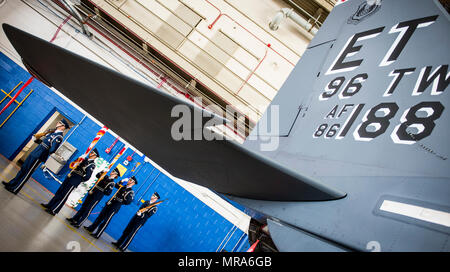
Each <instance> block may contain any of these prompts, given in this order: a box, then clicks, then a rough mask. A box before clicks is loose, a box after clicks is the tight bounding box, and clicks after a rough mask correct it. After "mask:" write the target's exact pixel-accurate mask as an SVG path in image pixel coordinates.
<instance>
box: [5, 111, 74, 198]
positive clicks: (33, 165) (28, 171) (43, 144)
mask: <svg viewBox="0 0 450 272" xmlns="http://www.w3.org/2000/svg"><path fill="white" fill-rule="evenodd" d="M68 128H69V123H68V122H67V121H66V120H65V119H61V121H59V122H58V123H57V124H56V128H55V130H54V132H52V133H50V132H49V133H47V134H46V135H45V136H44V138H43V139H42V141H40V143H39V145H38V146H37V147H36V148H35V149H34V150H33V151H32V152H31V153H30V155H28V157H27V159H26V160H25V162H24V163H23V165H22V167H21V168H20V170H19V172H18V173H17V175H16V176H15V177H14V178H13V179H12V180H10V181H9V182H5V181H2V183H3V185H4V186H5V189H6V190H8V191H9V192H11V193H13V194H17V193H18V192H19V191H20V190H21V189H22V187H23V186H24V185H25V183H26V182H27V181H28V179H29V178H30V177H31V176H32V175H33V172H34V171H35V170H36V169H37V167H38V165H39V164H40V163H41V162H45V161H46V160H47V159H48V157H49V156H50V155H51V154H52V153H54V152H55V151H56V150H57V149H58V147H59V146H60V145H61V143H62V141H63V132H64V130H65V129H68ZM39 140H40V139H39Z"/></svg>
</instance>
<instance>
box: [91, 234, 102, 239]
mask: <svg viewBox="0 0 450 272" xmlns="http://www.w3.org/2000/svg"><path fill="white" fill-rule="evenodd" d="M91 236H92V237H94V238H95V239H98V238H100V236H97V234H95V233H91Z"/></svg>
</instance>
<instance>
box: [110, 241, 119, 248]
mask: <svg viewBox="0 0 450 272" xmlns="http://www.w3.org/2000/svg"><path fill="white" fill-rule="evenodd" d="M111 244H112V245H113V246H115V247H116V248H119V244H118V243H117V242H111Z"/></svg>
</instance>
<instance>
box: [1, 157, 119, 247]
mask: <svg viewBox="0 0 450 272" xmlns="http://www.w3.org/2000/svg"><path fill="white" fill-rule="evenodd" d="M18 170H19V167H18V166H17V165H15V164H14V163H12V162H10V161H9V160H7V159H6V158H5V157H3V156H1V155H0V180H5V181H7V182H8V181H9V180H11V179H12V178H13V177H14V176H15V175H16V173H17V172H18ZM55 182H56V181H55ZM52 197H53V194H52V193H50V192H49V191H47V189H46V188H44V187H43V186H42V185H41V184H39V183H38V182H37V181H36V180H34V179H32V178H31V179H30V180H29V181H28V182H27V183H26V184H25V186H24V187H23V188H22V190H21V191H20V192H19V193H18V194H17V195H14V194H12V193H10V192H8V191H6V190H5V188H4V187H3V185H2V184H0V251H3V252H5V251H10V252H11V251H12V252H24V251H27V252H41V251H47V252H48V251H50V252H67V251H88V252H117V250H116V249H115V248H114V247H113V246H112V245H111V242H112V241H115V240H114V239H113V238H111V237H110V236H109V235H108V234H107V233H106V232H105V233H103V235H102V236H101V237H100V238H99V239H95V238H93V237H91V236H90V235H89V233H88V232H87V231H86V230H85V229H84V228H83V227H80V228H79V229H76V228H74V227H72V226H71V225H70V224H69V223H68V222H67V221H66V220H65V218H66V217H72V216H73V215H74V214H75V210H73V209H72V208H71V207H68V206H67V205H66V206H65V207H63V208H62V209H61V211H60V212H59V213H58V214H57V215H55V216H51V215H49V214H48V213H46V212H45V211H44V208H43V207H41V206H40V203H47V202H48V201H49V200H50V199H51V198H52ZM90 224H91V222H88V220H86V222H85V223H84V225H85V226H89V225H90Z"/></svg>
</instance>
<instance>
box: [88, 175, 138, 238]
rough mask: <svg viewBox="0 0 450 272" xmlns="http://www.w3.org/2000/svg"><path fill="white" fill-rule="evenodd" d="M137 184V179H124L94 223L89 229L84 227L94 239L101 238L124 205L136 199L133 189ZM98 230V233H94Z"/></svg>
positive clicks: (117, 185)
mask: <svg viewBox="0 0 450 272" xmlns="http://www.w3.org/2000/svg"><path fill="white" fill-rule="evenodd" d="M135 184H137V179H136V177H134V176H133V177H131V178H129V179H128V180H127V179H124V180H122V181H121V182H120V183H117V184H116V188H119V189H118V190H117V192H116V193H115V194H114V195H113V197H111V199H110V200H109V201H108V202H106V205H105V207H103V209H102V211H101V212H100V214H99V215H98V217H97V219H95V221H94V223H93V224H92V225H90V226H89V227H86V226H85V227H84V228H85V229H86V230H87V231H89V232H91V236H92V237H94V238H97V239H98V238H100V236H101V235H102V234H103V232H104V231H105V229H106V227H108V224H109V222H110V221H111V219H112V217H113V216H114V215H115V214H117V213H118V212H119V210H120V207H122V205H129V204H131V202H132V201H133V199H134V191H133V189H131V188H132V187H133V186H134V185H135ZM96 229H97V232H95V233H94V231H95V230H96Z"/></svg>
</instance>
